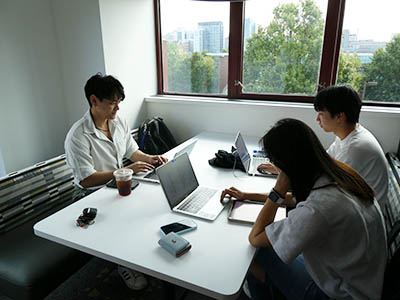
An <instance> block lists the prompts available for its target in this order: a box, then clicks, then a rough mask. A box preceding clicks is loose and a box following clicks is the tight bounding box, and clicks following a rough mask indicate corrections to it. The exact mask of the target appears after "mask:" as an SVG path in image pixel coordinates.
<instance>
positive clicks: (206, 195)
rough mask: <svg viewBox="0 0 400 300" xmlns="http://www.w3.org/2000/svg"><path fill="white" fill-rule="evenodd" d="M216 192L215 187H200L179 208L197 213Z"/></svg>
mask: <svg viewBox="0 0 400 300" xmlns="http://www.w3.org/2000/svg"><path fill="white" fill-rule="evenodd" d="M216 192H217V191H216V190H214V189H210V188H207V187H199V188H198V189H197V190H196V192H194V193H193V194H192V195H190V196H189V197H188V198H187V199H186V201H185V203H184V204H183V205H181V206H180V207H179V208H178V209H180V210H183V211H187V212H190V213H194V214H195V213H197V212H198V211H199V210H200V209H201V208H202V207H203V206H204V205H205V204H206V203H207V201H208V200H210V198H211V197H212V196H213V195H214V194H215V193H216Z"/></svg>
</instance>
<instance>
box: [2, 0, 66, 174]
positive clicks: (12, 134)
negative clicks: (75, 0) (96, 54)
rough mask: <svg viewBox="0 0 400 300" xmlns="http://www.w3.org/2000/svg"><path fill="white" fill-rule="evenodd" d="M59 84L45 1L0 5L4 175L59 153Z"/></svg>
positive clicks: (61, 120) (53, 37) (9, 1)
mask: <svg viewBox="0 0 400 300" xmlns="http://www.w3.org/2000/svg"><path fill="white" fill-rule="evenodd" d="M62 90H63V85H62V77H61V70H60V65H59V63H58V49H57V42H56V34H55V30H54V19H53V15H52V12H51V5H50V1H49V0H35V1H30V0H2V1H1V2H0V91H1V97H0V106H1V117H0V148H1V149H2V152H3V157H4V162H5V167H6V170H7V172H11V171H13V170H17V169H21V168H25V167H27V166H29V165H31V164H32V163H34V162H39V161H41V160H44V159H47V158H49V153H51V154H52V155H54V156H55V155H57V154H61V153H63V139H64V137H63V136H62V135H61V133H62V132H63V129H64V128H65V126H66V121H65V119H64V117H63V114H64V110H65V107H64V98H63V95H62Z"/></svg>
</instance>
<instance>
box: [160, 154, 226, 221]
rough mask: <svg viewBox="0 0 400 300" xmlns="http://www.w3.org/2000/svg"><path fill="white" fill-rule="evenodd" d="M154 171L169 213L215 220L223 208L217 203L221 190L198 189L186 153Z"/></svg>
mask: <svg viewBox="0 0 400 300" xmlns="http://www.w3.org/2000/svg"><path fill="white" fill-rule="evenodd" d="M156 172H157V175H158V178H159V180H160V183H161V186H162V189H163V191H164V194H165V196H166V198H167V200H168V203H169V206H170V207H171V209H172V210H173V211H176V212H179V213H182V214H187V215H191V216H195V217H199V218H202V219H207V220H215V219H216V218H217V217H218V215H219V214H220V212H221V211H222V210H223V209H224V205H223V204H221V203H220V201H219V198H220V195H221V191H218V190H216V189H212V188H209V187H205V186H199V183H198V181H197V178H196V175H195V174H194V170H193V167H192V164H191V163H190V160H189V156H188V154H187V153H184V154H182V155H180V156H178V157H177V158H175V159H173V160H171V161H169V162H167V163H166V164H164V165H162V166H160V167H158V168H157V170H156Z"/></svg>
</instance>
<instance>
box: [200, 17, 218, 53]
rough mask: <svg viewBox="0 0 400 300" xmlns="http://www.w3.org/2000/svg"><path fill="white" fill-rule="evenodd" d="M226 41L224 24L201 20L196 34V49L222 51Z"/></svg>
mask: <svg viewBox="0 0 400 300" xmlns="http://www.w3.org/2000/svg"><path fill="white" fill-rule="evenodd" d="M223 42H224V24H223V23H222V22H220V21H217V22H200V23H198V31H197V32H196V34H195V41H194V51H197V52H203V51H207V52H210V53H221V52H222V49H223V46H224V44H223Z"/></svg>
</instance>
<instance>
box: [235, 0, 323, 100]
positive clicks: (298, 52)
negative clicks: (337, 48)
mask: <svg viewBox="0 0 400 300" xmlns="http://www.w3.org/2000/svg"><path fill="white" fill-rule="evenodd" d="M327 3H328V2H327V0H318V1H313V0H292V1H282V0H268V1H265V0H252V1H248V2H246V3H245V5H246V7H245V26H244V59H243V76H242V78H243V85H244V89H243V90H242V92H243V93H260V94H267V93H268V94H271V93H273V94H300V95H312V94H314V93H315V92H316V90H317V86H318V75H319V66H320V60H321V51H322V41H323V34H324V24H325V16H326V9H327Z"/></svg>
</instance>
